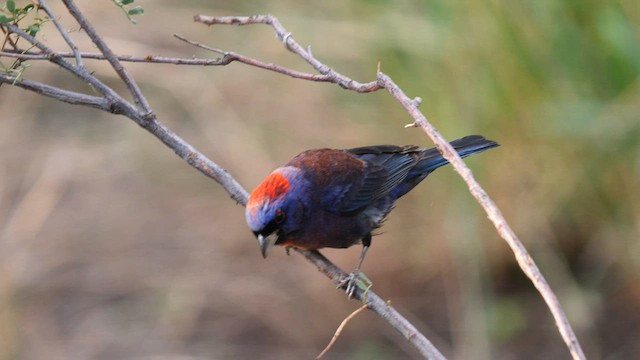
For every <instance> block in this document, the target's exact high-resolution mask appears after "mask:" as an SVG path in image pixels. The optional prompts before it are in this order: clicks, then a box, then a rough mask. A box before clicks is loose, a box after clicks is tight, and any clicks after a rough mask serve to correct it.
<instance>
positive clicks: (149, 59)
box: [0, 49, 227, 66]
mask: <svg viewBox="0 0 640 360" xmlns="http://www.w3.org/2000/svg"><path fill="white" fill-rule="evenodd" d="M56 54H57V55H58V56H60V57H63V58H73V57H75V54H74V53H71V52H58V53H56ZM79 54H80V57H81V58H82V59H92V60H106V57H105V56H104V54H101V53H91V52H80V53H79ZM0 56H6V57H11V58H16V59H20V60H49V58H50V56H49V55H47V54H45V53H42V52H33V51H20V50H9V49H8V50H5V51H0ZM116 57H117V58H118V60H120V61H125V62H135V63H150V64H173V65H201V66H212V65H226V64H227V62H226V60H224V61H223V59H198V58H174V57H164V56H156V55H146V56H132V55H117V56H116Z"/></svg>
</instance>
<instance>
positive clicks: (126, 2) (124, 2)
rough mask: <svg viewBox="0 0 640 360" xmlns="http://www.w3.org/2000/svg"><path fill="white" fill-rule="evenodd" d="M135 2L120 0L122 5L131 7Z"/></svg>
mask: <svg viewBox="0 0 640 360" xmlns="http://www.w3.org/2000/svg"><path fill="white" fill-rule="evenodd" d="M133 1H134V0H120V4H122V5H129V4H131V3H133Z"/></svg>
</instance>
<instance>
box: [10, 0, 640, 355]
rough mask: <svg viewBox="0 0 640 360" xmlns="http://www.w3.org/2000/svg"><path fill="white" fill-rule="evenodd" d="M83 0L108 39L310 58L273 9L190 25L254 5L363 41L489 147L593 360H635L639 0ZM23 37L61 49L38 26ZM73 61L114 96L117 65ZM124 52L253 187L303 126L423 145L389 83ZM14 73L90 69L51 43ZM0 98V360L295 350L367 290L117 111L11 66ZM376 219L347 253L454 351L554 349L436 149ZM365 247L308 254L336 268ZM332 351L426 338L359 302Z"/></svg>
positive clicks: (353, 48) (197, 141)
mask: <svg viewBox="0 0 640 360" xmlns="http://www.w3.org/2000/svg"><path fill="white" fill-rule="evenodd" d="M77 2H78V5H79V6H80V7H81V8H82V9H83V10H84V11H86V15H87V16H88V18H89V19H90V20H91V21H92V22H93V23H94V25H95V26H96V27H97V29H98V31H99V32H100V33H101V34H102V36H103V37H104V39H105V40H106V41H107V42H108V43H109V44H110V45H111V46H112V49H113V50H114V51H115V52H116V53H118V54H130V55H148V54H152V55H163V56H176V57H191V56H194V55H195V56H198V57H213V56H214V55H213V54H211V53H207V52H204V51H201V50H198V49H195V48H194V47H192V46H189V45H187V44H184V43H182V42H179V41H177V40H176V39H174V38H173V37H172V34H174V33H178V34H181V35H183V36H186V37H187V38H190V39H192V40H195V41H199V42H202V43H205V44H207V45H210V46H214V47H218V48H222V49H226V50H231V51H236V52H239V53H242V54H245V55H248V56H253V57H256V58H258V59H262V60H264V61H269V62H274V63H277V64H280V65H283V66H289V67H293V68H296V69H299V70H307V71H308V70H309V67H308V66H306V65H305V64H304V63H303V62H302V61H301V60H299V59H298V58H296V57H294V56H293V55H291V54H290V53H288V52H287V51H286V50H285V49H284V47H283V46H282V44H281V43H280V42H279V41H278V40H277V39H276V38H275V37H274V33H273V31H272V30H271V29H270V28H268V27H266V26H259V25H256V26H245V27H224V26H217V27H206V26H204V25H200V24H196V23H193V21H192V16H193V15H195V14H207V15H252V14H259V13H271V14H273V15H276V16H278V17H279V18H280V20H281V22H282V23H283V25H284V26H285V27H286V28H287V29H288V30H289V31H291V32H292V33H293V37H294V38H295V39H296V40H297V41H299V42H300V43H301V44H303V45H311V46H312V49H313V53H314V55H315V56H316V57H317V58H318V59H320V60H321V61H324V62H325V63H326V64H328V65H330V66H332V67H333V68H334V69H336V70H337V71H339V72H342V73H343V74H345V75H347V76H350V77H352V78H354V79H356V80H359V81H363V82H366V81H371V80H374V79H375V71H376V65H377V62H378V61H380V62H381V68H382V71H384V72H385V73H387V74H389V75H390V76H391V77H392V78H393V79H394V80H395V81H396V82H397V83H398V84H399V85H400V86H401V87H402V88H403V89H404V91H405V92H406V93H407V94H408V95H409V96H412V97H413V96H420V97H422V99H423V100H424V101H423V105H422V111H423V112H424V113H425V114H426V115H427V117H428V118H429V119H430V120H431V121H432V122H433V123H434V125H436V127H438V128H439V129H440V130H441V132H442V133H443V134H444V135H445V137H447V138H449V139H454V138H458V137H462V136H464V135H468V134H482V135H485V136H486V137H488V138H491V139H495V140H496V141H498V142H499V143H500V144H501V145H502V147H500V148H498V149H495V150H491V151H489V152H486V153H483V154H480V155H477V156H473V157H471V158H469V159H468V160H467V163H468V164H469V166H470V167H471V168H472V169H473V171H474V174H475V175H476V177H477V178H478V180H479V181H480V183H481V184H482V185H483V186H484V187H485V189H486V190H487V191H488V193H489V194H490V195H491V196H492V197H493V199H494V200H495V201H496V202H497V204H498V205H499V207H500V208H501V210H502V212H503V213H504V214H505V216H506V218H507V220H508V221H509V222H510V224H511V225H512V226H513V228H514V230H515V232H516V233H517V234H518V235H519V236H520V238H521V239H522V241H523V242H524V243H525V245H526V247H527V248H528V249H529V251H530V252H531V254H532V257H533V258H534V259H535V260H536V261H537V263H538V264H539V266H540V267H541V270H542V272H543V274H544V275H545V276H546V277H547V279H548V281H549V283H550V284H551V286H552V288H553V289H555V291H556V293H557V295H558V297H559V299H560V302H561V303H562V305H563V306H564V309H565V310H566V312H567V313H568V315H569V317H570V319H571V322H572V325H573V326H574V329H575V331H576V333H577V335H578V337H579V339H580V340H581V342H582V346H583V347H584V349H585V352H586V354H587V356H588V357H589V358H591V359H634V358H640V341H638V339H640V241H639V237H640V236H639V235H640V191H639V190H638V186H639V185H640V182H639V180H638V179H639V178H640V141H639V136H640V121H639V120H640V119H639V115H638V114H640V82H639V81H638V74H639V73H640V12H639V7H638V4H637V3H636V2H635V1H632V0H628V1H570V0H567V1H551V0H542V1H528V2H512V1H464V0H463V1H453V2H451V1H442V0H428V1H418V0H414V1H383V0H377V1H343V2H299V1H292V0H279V1H270V2H262V1H241V2H240V1H184V2H175V1H167V0H164V1H158V0H156V1H149V0H137V1H136V2H135V4H134V5H142V6H143V7H144V9H145V14H144V16H139V17H137V19H138V24H137V25H133V24H131V23H130V22H129V21H128V20H127V18H126V17H125V15H124V14H123V13H122V12H121V11H120V10H119V9H118V8H117V7H116V6H115V5H114V4H113V3H112V2H110V1H102V2H94V1H91V2H89V1H82V0H78V1H77ZM17 4H18V5H21V6H24V4H26V2H25V1H22V2H20V1H18V2H17ZM50 5H51V6H52V7H53V8H54V10H55V11H56V13H57V14H58V16H59V17H60V19H61V21H62V22H63V23H64V24H65V25H66V26H67V27H68V28H69V29H71V31H72V36H73V37H74V38H75V39H76V40H77V41H78V42H79V44H81V47H82V48H83V49H84V50H85V51H95V49H94V47H93V46H92V45H91V44H89V43H88V42H87V41H86V40H85V39H84V34H83V33H82V32H81V31H78V26H77V25H76V24H75V23H74V22H73V21H72V19H71V18H70V16H69V15H68V13H66V11H65V9H64V7H63V6H61V4H60V3H59V2H57V1H50ZM39 37H40V38H41V39H42V40H43V41H45V42H46V43H47V44H48V45H49V46H51V47H54V48H55V49H58V50H61V51H67V48H66V47H65V46H64V44H63V43H62V42H61V40H60V39H59V37H58V36H57V33H56V32H55V29H54V28H53V26H52V25H51V24H47V25H46V26H45V28H44V31H43V32H42V33H40V35H39ZM0 61H1V62H2V63H3V64H4V65H5V66H7V65H8V64H10V62H11V59H8V58H6V57H5V58H0ZM87 63H88V64H89V66H90V67H91V69H92V70H94V71H95V73H96V74H97V75H98V76H99V77H100V78H102V79H104V80H105V81H106V82H107V83H109V84H110V85H112V86H113V87H114V88H116V89H118V90H120V91H122V92H123V93H124V91H125V89H124V88H123V86H122V85H121V83H120V82H119V80H118V79H117V78H116V77H115V76H114V73H113V72H112V71H111V70H110V69H109V68H108V67H106V66H105V65H104V64H102V63H100V62H97V61H87ZM127 67H128V69H129V71H130V72H131V73H132V74H133V75H134V77H135V78H136V79H137V81H138V82H139V84H140V86H141V87H142V89H143V91H144V93H145V95H146V96H147V98H148V100H149V102H150V103H151V105H152V107H153V108H154V110H155V112H156V113H157V114H158V116H159V119H160V120H161V121H163V122H164V123H165V124H167V125H168V126H169V127H171V128H172V129H173V130H174V131H175V132H177V133H178V134H179V135H180V136H181V137H183V138H184V139H186V140H187V141H188V142H190V143H191V144H192V145H194V146H195V147H197V148H198V149H199V150H200V151H202V152H203V153H204V154H206V155H207V156H208V157H210V158H211V159H213V160H214V161H216V162H218V163H219V164H220V165H222V166H223V167H225V168H226V169H227V170H228V171H229V172H230V173H231V174H232V175H233V176H235V177H236V178H237V179H238V181H239V182H240V183H241V184H243V186H245V187H246V188H247V189H251V188H253V187H254V186H256V185H257V184H258V183H259V182H260V181H261V179H262V178H263V177H264V176H266V174H268V173H269V172H270V171H271V170H272V169H274V168H275V167H278V166H280V165H281V164H284V163H285V162H287V161H288V159H289V158H291V157H292V156H294V155H295V154H297V153H299V152H300V151H302V150H305V149H308V148H315V147H336V148H348V147H355V146H362V145H370V144H380V143H391V144H418V145H421V146H425V147H430V146H432V144H431V143H430V140H429V139H428V138H427V137H426V136H425V135H424V134H423V133H422V131H420V130H419V129H404V128H403V126H404V125H405V124H407V123H410V122H411V119H410V118H409V116H408V115H407V114H406V113H405V112H404V111H403V110H402V109H401V107H400V106H399V105H398V104H397V103H395V102H394V101H393V100H392V99H391V97H390V96H389V95H388V94H387V93H386V92H384V91H380V92H377V93H373V94H367V95H362V94H355V93H352V92H348V91H345V90H343V89H341V88H339V87H338V86H335V85H329V84H323V83H312V82H306V81H301V80H295V79H291V78H288V77H285V76H282V75H278V74H275V73H270V72H267V71H263V70H259V69H256V68H251V67H248V66H245V65H241V64H231V65H229V66H226V67H196V66H194V67H188V66H173V65H153V64H128V65H127ZM24 77H25V78H29V79H33V80H39V81H43V82H46V83H49V84H53V85H56V86H61V87H64V88H67V89H72V90H76V91H85V92H90V91H91V90H90V89H88V88H87V87H86V86H85V85H83V84H81V83H79V82H78V81H77V79H75V78H73V77H71V76H69V75H67V74H64V73H63V72H62V71H61V70H60V69H59V68H57V67H55V66H51V65H49V64H46V63H44V62H36V61H33V62H31V67H30V68H29V69H27V71H26V73H25V74H24ZM0 109H1V114H2V116H1V120H0V360H9V359H256V358H258V359H310V358H314V357H315V356H316V355H317V354H318V353H319V352H320V351H321V350H322V349H323V348H324V346H325V345H326V344H327V343H328V341H329V340H330V339H331V337H332V336H333V333H334V331H335V329H336V327H337V326H338V325H339V324H340V322H341V321H342V320H343V319H344V318H345V317H346V316H347V315H348V314H350V313H351V312H352V311H353V310H355V309H356V308H358V307H359V306H360V304H359V303H358V302H356V301H347V299H346V297H345V295H344V293H343V292H341V291H337V290H335V287H334V285H332V284H331V282H330V281H328V280H327V279H326V278H325V277H324V276H323V275H321V274H320V273H318V272H317V270H316V269H315V268H314V267H313V266H312V265H311V264H309V263H308V262H306V261H305V260H304V259H303V258H302V257H301V256H299V255H298V254H295V253H294V254H292V255H291V256H286V254H285V253H284V251H274V252H273V253H272V256H270V257H269V258H268V259H266V260H263V259H262V257H261V255H260V252H259V249H258V246H257V243H256V240H255V239H254V238H253V236H252V234H251V232H250V231H249V230H248V228H247V227H246V224H245V222H244V209H243V208H242V207H241V206H239V205H237V204H235V202H234V201H232V200H231V199H230V198H229V196H228V195H227V194H226V193H225V192H224V191H223V190H222V188H221V187H220V186H219V185H217V184H216V183H215V182H213V181H211V180H210V179H208V178H206V177H204V176H202V175H201V174H200V173H198V172H197V171H196V170H194V169H193V168H191V167H190V166H188V165H187V164H186V163H185V162H184V161H182V160H181V159H179V158H178V157H177V156H175V155H174V154H173V152H172V151H171V150H169V149H168V148H166V147H165V146H164V145H163V144H161V143H160V142H159V141H158V140H156V139H155V138H153V137H152V136H151V135H150V134H148V133H147V132H146V131H144V130H142V129H141V128H140V127H138V126H137V125H136V124H134V123H133V122H132V121H130V120H129V119H126V118H124V117H118V116H114V115H110V114H107V113H103V112H100V111H97V110H93V109H88V108H83V107H79V106H72V105H68V104H62V103H59V102H56V101H54V100H51V99H47V98H44V97H41V96H38V95H36V94H33V93H29V92H26V91H23V90H20V89H18V88H12V87H11V86H8V85H6V84H5V85H2V86H1V87H0ZM381 232H382V234H381V235H379V236H376V237H375V238H374V239H373V247H372V249H371V250H370V251H369V254H368V256H367V261H366V262H365V264H364V269H363V270H364V272H365V273H366V274H367V275H368V277H369V278H370V279H372V281H373V283H374V287H373V289H374V290H375V291H376V292H377V293H378V294H380V295H381V296H382V297H383V298H385V299H388V300H389V301H391V303H392V304H393V305H394V306H395V307H396V308H397V309H398V310H399V311H400V312H401V313H403V314H404V315H405V316H406V317H407V318H408V319H409V320H410V321H412V322H413V323H414V324H415V325H416V326H417V327H418V328H419V329H420V330H421V331H422V332H423V333H424V334H425V335H426V336H427V337H428V338H429V339H430V340H432V341H433V342H434V343H435V345H436V346H437V347H438V348H439V349H440V350H441V351H442V352H443V353H444V354H445V355H446V356H448V357H450V358H452V359H560V358H568V356H569V355H568V351H567V350H566V348H565V346H564V343H563V342H562V340H561V338H560V335H559V333H558V331H557V328H556V326H555V324H554V322H553V320H552V317H551V315H550V313H549V310H548V309H547V308H546V306H545V304H544V303H543V301H542V300H541V297H540V296H539V294H538V293H537V292H536V290H535V289H534V288H533V286H532V285H531V283H530V282H529V281H528V280H527V279H526V278H525V277H524V276H523V275H522V273H521V271H520V270H519V268H518V267H517V265H516V264H515V261H514V258H513V255H512V254H511V252H510V250H509V249H508V247H507V245H506V244H505V243H504V241H503V240H501V239H500V238H499V237H498V235H496V232H495V230H494V229H493V227H492V225H491V224H490V223H489V221H488V220H487V219H486V216H485V215H484V213H483V212H482V210H481V209H480V207H479V205H477V203H475V201H474V200H473V199H472V197H471V195H470V194H469V192H468V190H467V189H466V187H465V185H464V184H463V182H462V180H461V179H460V178H459V177H458V176H457V175H456V174H455V173H454V171H452V169H451V168H450V167H445V168H442V169H440V170H438V171H437V172H436V173H434V174H433V175H431V176H430V177H429V179H428V180H427V181H426V182H425V183H423V184H422V185H421V186H419V187H418V188H416V189H415V190H414V191H412V192H411V193H410V194H408V195H407V196H405V197H404V198H403V199H402V200H401V201H399V202H398V204H397V208H396V210H395V211H394V212H393V213H392V214H391V216H390V218H389V219H388V221H387V222H386V224H385V226H384V228H383V229H382V231H381ZM359 252H360V248H359V247H354V248H351V249H349V250H327V251H324V252H323V253H324V254H325V255H326V256H327V257H329V258H330V259H331V260H333V261H335V262H336V263H337V264H338V265H339V266H341V267H342V268H343V269H347V270H350V269H351V268H352V267H353V266H354V265H355V262H356V260H357V257H358V255H359ZM324 358H325V359H404V358H406V359H411V358H418V354H417V352H415V350H413V349H412V348H411V347H410V346H408V345H407V343H406V342H405V340H404V339H403V338H402V337H401V336H400V335H398V334H397V333H395V331H394V330H392V329H391V328H390V327H389V326H387V325H386V323H384V322H383V321H382V320H380V319H379V318H378V317H377V316H376V315H375V314H373V313H371V312H364V313H361V314H360V315H358V316H357V317H356V318H355V319H353V320H352V321H351V322H350V323H349V324H348V325H347V327H346V328H345V330H344V331H343V333H342V335H341V337H340V338H339V339H338V341H337V343H336V344H335V346H334V347H333V349H332V350H331V351H330V352H329V353H328V354H327V355H326V356H325V357H324Z"/></svg>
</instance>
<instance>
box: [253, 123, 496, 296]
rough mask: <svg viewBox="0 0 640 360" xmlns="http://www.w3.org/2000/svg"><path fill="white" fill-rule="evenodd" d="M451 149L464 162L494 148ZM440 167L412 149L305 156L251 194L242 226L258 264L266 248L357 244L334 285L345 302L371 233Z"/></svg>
mask: <svg viewBox="0 0 640 360" xmlns="http://www.w3.org/2000/svg"><path fill="white" fill-rule="evenodd" d="M451 146H453V148H454V149H455V150H456V151H457V152H458V154H459V155H460V156H461V157H466V156H469V155H472V154H475V153H477V152H481V151H484V150H487V149H491V148H494V147H496V146H498V144H497V143H496V142H494V141H491V140H487V139H485V138H484V137H482V136H479V135H471V136H467V137H464V138H462V139H458V140H454V141H452V142H451ZM448 163H449V162H448V161H447V160H446V159H445V158H444V157H443V156H442V155H441V154H440V152H438V150H437V149H436V148H430V149H421V148H418V147H417V146H412V145H409V146H394V145H377V146H366V147H360V148H354V149H346V150H335V149H318V150H307V151H305V152H303V153H301V154H299V155H297V156H296V157H294V158H293V159H291V161H289V163H287V164H286V165H285V166H283V167H280V168H278V169H276V170H274V171H273V172H272V173H271V174H270V175H269V176H267V178H266V179H264V181H263V182H262V183H261V184H260V185H258V187H256V188H255V189H254V190H253V192H251V195H250V196H249V201H248V202H247V208H246V218H247V223H248V224H249V227H250V228H251V230H252V231H253V233H254V235H255V236H256V237H257V238H258V243H259V244H260V250H261V251H262V256H263V257H265V258H266V257H267V255H268V254H269V251H270V250H271V248H272V247H273V245H280V246H285V247H297V248H303V249H309V250H316V249H321V248H325V247H330V248H347V247H350V246H352V245H355V244H358V243H362V246H363V247H362V253H361V255H360V259H359V261H358V264H357V265H356V267H355V269H354V271H353V272H352V273H351V275H350V276H349V277H348V278H347V279H345V281H344V282H343V283H342V284H343V285H344V284H346V285H347V293H348V294H349V296H351V295H352V294H353V290H354V289H355V288H354V286H355V280H357V278H358V276H359V272H360V267H361V266H362V262H363V260H364V257H365V255H366V252H367V249H368V248H369V246H370V245H371V232H372V231H373V230H375V229H377V228H378V227H380V226H381V224H382V222H383V220H384V219H385V217H386V216H387V215H388V214H389V212H390V211H391V210H392V209H393V205H394V203H395V201H396V200H397V199H398V198H399V197H401V196H403V195H404V194H406V193H407V192H409V191H410V190H411V189H413V188H414V187H415V186H416V185H418V183H420V182H421V181H422V180H424V178H425V177H426V176H427V175H429V174H430V173H431V172H432V171H434V170H435V169H437V168H439V167H440V166H443V165H446V164H448Z"/></svg>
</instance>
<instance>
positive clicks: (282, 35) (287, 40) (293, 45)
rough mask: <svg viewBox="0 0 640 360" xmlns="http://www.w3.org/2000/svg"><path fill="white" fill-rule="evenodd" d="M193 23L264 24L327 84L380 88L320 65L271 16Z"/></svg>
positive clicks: (199, 19) (215, 18)
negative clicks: (325, 77) (321, 76)
mask: <svg viewBox="0 0 640 360" xmlns="http://www.w3.org/2000/svg"><path fill="white" fill-rule="evenodd" d="M193 20H194V21H196V22H200V23H203V24H206V25H216V24H223V25H250V24H265V25H270V26H271V27H273V29H274V31H275V32H276V36H277V37H278V39H280V40H281V41H282V42H283V43H284V45H285V47H286V48H287V49H288V50H289V51H291V52H293V53H294V54H296V55H298V56H300V57H301V58H303V59H304V60H305V61H306V62H308V63H309V64H310V65H311V66H312V67H313V68H314V69H315V70H316V71H318V72H319V73H320V74H322V75H325V76H327V78H328V79H329V80H328V81H329V82H332V83H335V84H338V85H340V86H341V87H342V88H344V89H349V90H353V91H356V92H359V93H368V92H372V91H376V90H379V89H380V88H381V87H380V85H379V84H378V83H377V82H376V81H372V82H369V83H360V82H357V81H355V80H353V79H350V78H348V77H346V76H344V75H342V74H340V73H338V72H336V71H334V70H333V69H332V68H330V67H329V66H327V65H325V64H323V63H321V62H320V61H318V60H316V58H314V57H313V55H312V54H311V49H310V48H307V49H305V48H303V47H302V46H301V45H300V44H298V43H297V42H296V41H295V40H294V39H293V37H292V36H291V33H290V32H288V31H287V30H286V29H285V28H284V27H283V26H282V24H280V21H279V20H278V19H277V18H276V17H275V16H271V15H254V16H207V15H196V16H194V18H193Z"/></svg>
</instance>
